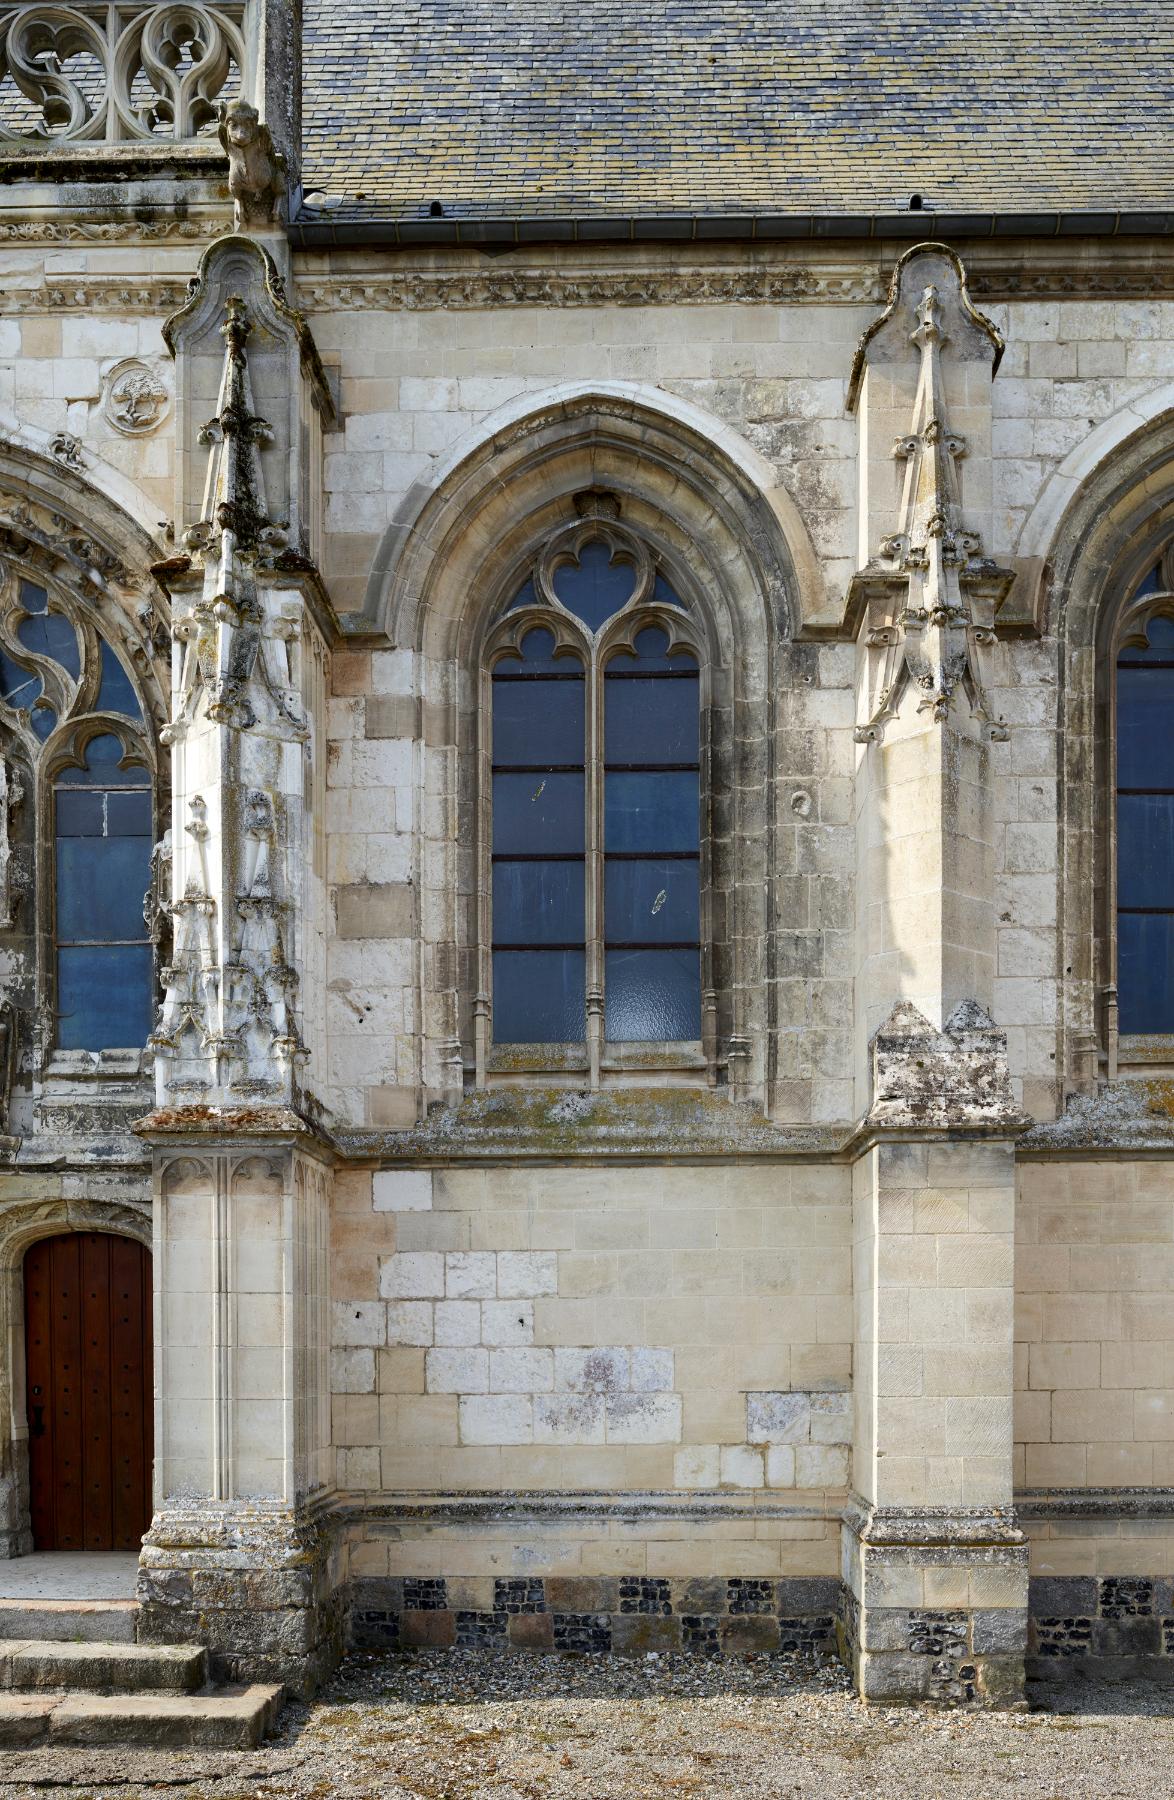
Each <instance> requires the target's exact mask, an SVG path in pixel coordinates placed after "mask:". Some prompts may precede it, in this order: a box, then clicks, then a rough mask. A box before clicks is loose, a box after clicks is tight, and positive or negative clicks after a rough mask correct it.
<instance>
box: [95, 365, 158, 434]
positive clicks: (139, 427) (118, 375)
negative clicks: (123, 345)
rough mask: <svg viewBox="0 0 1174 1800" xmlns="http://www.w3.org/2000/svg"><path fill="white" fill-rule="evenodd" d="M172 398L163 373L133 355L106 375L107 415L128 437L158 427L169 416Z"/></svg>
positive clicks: (114, 425) (116, 429)
mask: <svg viewBox="0 0 1174 1800" xmlns="http://www.w3.org/2000/svg"><path fill="white" fill-rule="evenodd" d="M169 402H170V395H169V394H168V391H167V387H166V384H165V383H164V381H163V380H162V377H161V376H159V375H156V374H155V372H154V370H153V369H149V368H148V367H147V365H146V363H141V362H138V361H137V360H136V359H135V358H133V357H130V358H128V359H127V360H126V361H125V362H120V363H118V364H116V365H115V367H114V368H113V369H111V371H110V373H109V375H108V376H107V377H106V398H105V402H104V409H105V413H106V417H107V419H108V420H109V421H110V423H111V425H113V427H114V429H115V431H121V432H122V433H123V434H124V435H125V436H126V437H145V436H146V434H147V433H148V432H149V431H154V430H156V428H157V427H158V426H159V425H161V424H162V423H163V420H164V418H165V417H166V416H167V408H168V405H169Z"/></svg>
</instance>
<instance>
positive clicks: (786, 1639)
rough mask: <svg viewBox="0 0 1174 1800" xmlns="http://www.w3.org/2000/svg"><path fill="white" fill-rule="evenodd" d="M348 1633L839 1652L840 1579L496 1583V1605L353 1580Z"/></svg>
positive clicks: (504, 1642) (416, 1585)
mask: <svg viewBox="0 0 1174 1800" xmlns="http://www.w3.org/2000/svg"><path fill="white" fill-rule="evenodd" d="M348 1598H349V1608H348V1624H349V1631H348V1639H349V1642H350V1643H351V1644H352V1645H353V1646H354V1647H355V1648H360V1649H372V1650H378V1649H385V1650H413V1649H420V1650H423V1649H447V1648H450V1647H455V1648H457V1649H498V1650H506V1649H513V1650H539V1651H551V1650H558V1651H562V1652H565V1653H566V1654H568V1655H588V1654H597V1655H598V1654H607V1653H614V1654H616V1655H619V1656H646V1655H648V1654H650V1653H652V1652H656V1653H663V1654H675V1653H681V1652H687V1653H692V1654H694V1655H700V1656H762V1655H776V1654H780V1653H782V1654H796V1653H797V1654H802V1655H808V1656H835V1655H837V1654H838V1653H839V1646H838V1640H837V1629H838V1624H839V1615H840V1584H839V1582H838V1581H836V1580H835V1579H831V1578H824V1577H811V1578H803V1579H794V1580H784V1581H770V1580H746V1579H741V1578H733V1579H729V1580H726V1579H719V1578H715V1577H704V1578H698V1579H696V1580H692V1581H669V1580H665V1579H662V1578H660V1577H652V1576H601V1577H584V1576H574V1577H572V1576H537V1577H534V1576H527V1577H523V1578H520V1579H497V1580H495V1581H494V1584H493V1602H494V1604H493V1607H492V1609H491V1610H486V1611H471V1610H465V1609H462V1608H460V1607H454V1606H451V1605H450V1604H449V1600H450V1596H449V1592H448V1584H447V1582H446V1581H445V1580H444V1578H443V1577H436V1576H432V1577H427V1578H420V1579H415V1580H413V1579H411V1578H394V1579H387V1580H376V1579H373V1578H368V1579H364V1580H362V1581H357V1582H355V1583H353V1584H352V1586H351V1589H350V1592H349V1596H348Z"/></svg>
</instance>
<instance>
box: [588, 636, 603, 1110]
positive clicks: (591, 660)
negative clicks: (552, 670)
mask: <svg viewBox="0 0 1174 1800" xmlns="http://www.w3.org/2000/svg"><path fill="white" fill-rule="evenodd" d="M586 676H587V708H586V714H587V744H586V747H585V749H586V768H585V774H586V781H585V783H584V788H585V792H584V796H583V804H584V818H583V831H584V845H583V847H584V851H585V857H584V862H585V879H586V884H587V892H586V926H587V932H586V951H587V955H586V959H585V970H584V974H585V977H586V989H587V992H586V1008H587V1057H588V1062H589V1066H590V1081H591V1088H592V1091H593V1092H595V1091H597V1090H598V1088H599V1084H600V1065H601V1063H602V1060H603V1041H604V1008H605V1005H606V994H605V991H604V955H603V932H604V917H603V869H604V838H603V808H604V786H605V777H604V772H603V758H604V755H605V750H606V746H605V744H604V724H603V670H602V666H601V662H600V647H599V644H598V643H597V642H595V641H593V642H592V644H591V648H590V652H589V656H588V660H587V667H586Z"/></svg>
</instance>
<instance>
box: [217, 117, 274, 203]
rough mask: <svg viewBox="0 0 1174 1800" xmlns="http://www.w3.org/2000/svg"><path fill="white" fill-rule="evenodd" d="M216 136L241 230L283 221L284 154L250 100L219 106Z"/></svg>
mask: <svg viewBox="0 0 1174 1800" xmlns="http://www.w3.org/2000/svg"><path fill="white" fill-rule="evenodd" d="M217 136H218V137H219V139H220V143H221V145H222V147H223V149H224V153H225V155H226V156H227V157H228V191H229V193H230V194H231V195H232V200H233V211H234V222H235V225H236V229H237V230H238V231H244V230H247V229H248V228H249V227H250V226H256V225H272V224H274V223H276V222H278V221H280V218H281V215H282V211H283V208H284V203H285V197H286V180H285V158H284V157H283V156H282V154H281V152H280V151H279V150H276V149H275V148H274V145H273V139H272V137H271V136H270V135H269V127H268V125H266V124H264V123H263V121H262V119H261V116H260V114H259V113H258V111H257V109H256V107H255V106H250V104H249V102H248V101H247V100H232V101H230V102H229V104H228V105H227V106H222V107H221V108H220V124H219V128H218V131H217Z"/></svg>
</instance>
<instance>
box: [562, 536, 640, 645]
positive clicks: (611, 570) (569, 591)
mask: <svg viewBox="0 0 1174 1800" xmlns="http://www.w3.org/2000/svg"><path fill="white" fill-rule="evenodd" d="M552 585H553V587H554V591H555V593H556V594H557V595H558V598H559V599H560V600H561V601H562V603H563V605H564V606H565V607H566V609H567V611H568V612H572V613H574V615H575V617H576V618H577V619H582V621H583V623H584V625H586V626H587V628H588V630H589V631H598V630H599V627H600V626H601V625H602V624H603V623H604V622H605V620H607V619H610V618H611V616H612V614H613V613H616V612H619V610H620V607H621V606H623V605H624V604H625V603H626V602H627V601H628V600H630V599H631V598H632V593H633V590H634V588H635V585H636V577H635V571H634V570H633V568H632V565H631V564H630V563H627V562H619V561H616V562H613V561H612V554H611V550H610V548H609V547H608V545H607V544H605V543H604V542H603V540H602V539H601V538H592V539H591V540H590V541H589V542H588V543H586V544H584V545H583V548H582V550H580V552H579V560H578V562H577V563H564V564H563V565H562V567H561V568H559V569H556V570H555V572H554V577H553V582H552Z"/></svg>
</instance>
